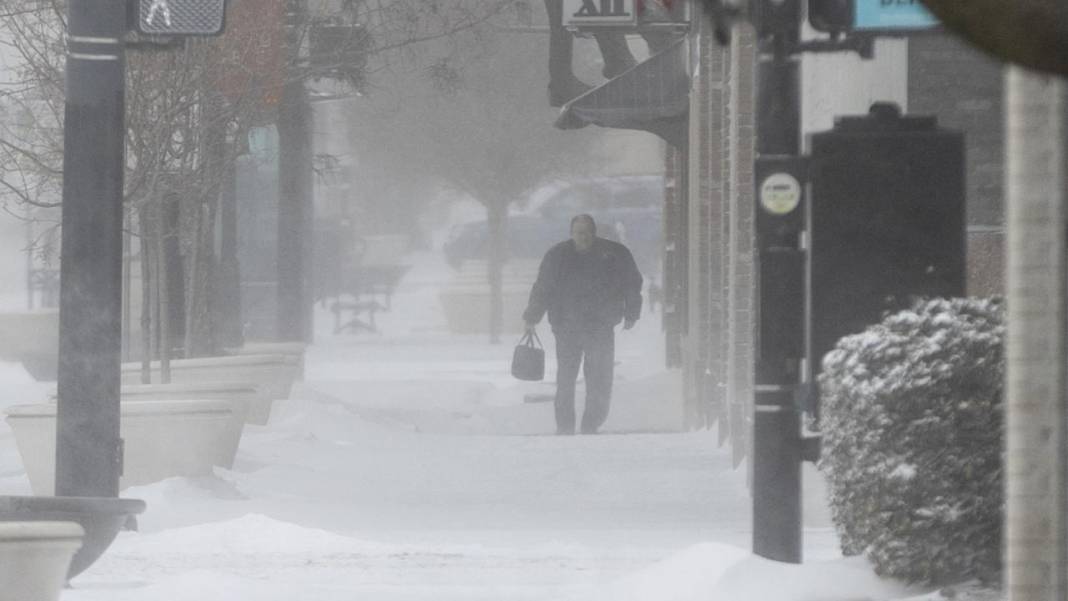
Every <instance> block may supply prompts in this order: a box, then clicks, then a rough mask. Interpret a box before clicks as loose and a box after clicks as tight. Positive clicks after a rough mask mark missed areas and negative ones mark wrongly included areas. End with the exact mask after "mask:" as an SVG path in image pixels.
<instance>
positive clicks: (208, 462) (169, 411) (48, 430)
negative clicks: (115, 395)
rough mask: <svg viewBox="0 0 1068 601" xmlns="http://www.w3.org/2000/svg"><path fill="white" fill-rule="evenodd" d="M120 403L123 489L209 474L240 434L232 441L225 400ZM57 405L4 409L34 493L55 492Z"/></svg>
mask: <svg viewBox="0 0 1068 601" xmlns="http://www.w3.org/2000/svg"><path fill="white" fill-rule="evenodd" d="M121 407H122V416H121V419H122V422H121V430H120V433H121V436H122V438H123V441H124V442H125V453H124V455H123V476H122V479H121V480H120V486H121V487H122V488H126V487H128V486H134V485H137V484H148V483H150V482H156V481H159V480H162V479H164V478H170V477H173V476H202V475H207V474H210V473H211V472H212V469H211V468H212V466H213V465H215V464H217V463H219V462H220V461H223V460H224V459H223V458H224V457H225V456H226V454H227V453H232V452H233V451H234V450H236V449H237V444H238V442H239V439H240V433H238V434H237V439H235V435H234V431H233V427H232V424H233V410H232V409H231V405H230V403H228V402H226V401H131V402H126V403H122V404H121ZM56 408H57V406H56V405H55V404H53V403H44V404H40V405H17V406H14V407H9V408H8V409H7V423H8V424H9V425H10V426H11V430H12V431H13V432H14V433H15V443H16V444H17V445H18V449H19V454H20V455H21V456H22V463H23V465H24V466H25V468H26V474H27V476H29V478H30V487H31V488H32V489H33V492H34V494H35V495H52V494H54V492H53V491H54V490H55V489H54V485H55V482H54V480H55V465H56ZM230 461H233V459H232V456H231V458H230Z"/></svg>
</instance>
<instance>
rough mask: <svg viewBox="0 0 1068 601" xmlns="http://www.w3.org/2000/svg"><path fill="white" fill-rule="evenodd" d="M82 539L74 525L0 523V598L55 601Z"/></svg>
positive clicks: (80, 531)
mask: <svg viewBox="0 0 1068 601" xmlns="http://www.w3.org/2000/svg"><path fill="white" fill-rule="evenodd" d="M84 535H85V531H84V530H82V527H81V526H79V525H78V524H75V523H74V522H0V597H2V598H4V599H18V600H20V601H23V600H24V601H56V600H58V599H59V594H60V592H61V591H62V590H63V585H64V584H66V582H67V571H68V570H69V569H70V564H71V559H72V558H73V557H74V553H75V552H76V551H77V550H78V548H79V547H81V546H82V536H84Z"/></svg>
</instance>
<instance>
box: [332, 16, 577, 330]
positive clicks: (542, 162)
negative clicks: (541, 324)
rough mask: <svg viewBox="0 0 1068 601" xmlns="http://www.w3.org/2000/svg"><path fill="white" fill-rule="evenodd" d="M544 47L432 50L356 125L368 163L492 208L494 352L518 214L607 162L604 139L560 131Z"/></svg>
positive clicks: (509, 37)
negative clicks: (554, 183) (538, 196)
mask: <svg viewBox="0 0 1068 601" xmlns="http://www.w3.org/2000/svg"><path fill="white" fill-rule="evenodd" d="M544 42H545V40H544V39H543V38H541V37H540V36H530V35H524V34H516V33H500V32H494V31H492V30H489V31H483V32H481V35H480V36H479V37H478V38H477V40H475V41H473V42H472V43H469V44H467V45H466V46H457V45H455V44H450V45H442V46H439V47H436V48H432V49H430V50H429V51H428V52H427V53H426V54H425V55H424V56H422V57H419V59H420V61H417V62H414V63H411V64H409V69H408V72H407V73H403V74H401V73H398V74H397V75H396V76H395V77H394V79H393V80H392V81H391V82H390V83H391V84H392V85H390V86H388V87H386V86H385V85H384V84H383V86H382V87H381V88H379V89H375V90H373V91H372V94H371V95H370V97H369V98H368V99H367V102H366V103H364V106H361V107H359V108H358V109H357V112H358V115H357V118H356V119H355V120H354V121H355V123H356V124H355V126H354V134H353V136H354V138H355V139H356V140H358V142H357V143H358V144H359V145H360V150H359V152H360V156H361V161H365V160H366V161H367V162H369V163H372V164H374V165H376V166H383V165H392V166H393V168H392V171H393V172H395V173H396V176H395V177H397V178H398V179H409V180H422V181H430V182H435V183H436V184H437V185H439V186H443V187H448V188H451V189H453V190H455V191H458V192H460V193H462V194H465V195H468V196H470V197H472V198H475V199H477V200H478V201H479V202H480V203H482V204H483V206H485V208H486V214H487V220H488V223H489V226H490V248H489V257H488V258H489V260H488V272H487V277H488V280H489V283H490V290H491V303H490V306H491V310H490V315H489V316H487V318H488V320H489V332H490V341H491V342H493V343H497V342H499V341H500V335H501V331H502V325H503V324H502V314H503V309H502V307H503V305H502V273H503V265H504V262H505V259H506V233H507V229H508V214H509V207H510V206H512V205H513V204H514V203H517V202H520V201H522V200H523V199H524V198H525V195H527V194H529V193H530V192H531V191H533V190H534V189H535V188H536V187H538V186H539V185H542V184H545V183H548V182H550V181H551V180H553V179H557V178H560V177H566V176H568V175H573V174H576V173H579V172H583V171H585V170H588V169H589V168H590V167H591V166H593V165H594V164H595V163H596V160H597V159H596V158H595V157H594V156H593V154H592V153H591V146H590V143H591V141H592V140H594V139H595V136H596V134H595V133H593V132H561V131H559V130H555V129H554V128H553V127H552V121H553V118H554V116H555V112H554V111H553V110H552V109H551V108H550V107H549V106H548V102H547V100H546V97H545V85H546V74H545V73H544V60H542V59H541V56H542V55H543V54H544V53H545V52H546V51H547V50H546V47H545V43H544ZM412 66H415V67H417V68H415V69H412V68H411V67H412ZM566 235H567V233H566V232H561V238H564V237H566Z"/></svg>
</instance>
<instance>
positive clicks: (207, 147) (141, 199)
mask: <svg viewBox="0 0 1068 601" xmlns="http://www.w3.org/2000/svg"><path fill="white" fill-rule="evenodd" d="M343 4H344V5H346V6H356V5H362V4H363V3H361V2H352V1H347V2H344V3H343ZM274 5H275V6H276V7H277V8H278V10H277V12H276V14H274V15H273V18H264V19H247V18H245V19H241V20H240V23H241V25H242V26H241V27H240V28H237V29H232V30H231V32H229V33H228V34H226V35H224V36H222V37H220V38H218V39H213V40H188V41H186V42H185V43H184V44H182V45H180V46H179V47H172V48H167V49H157V50H150V49H149V50H145V49H144V48H145V47H143V48H142V49H141V50H139V51H131V52H130V53H128V57H127V58H128V62H127V67H128V68H127V84H128V91H127V120H126V121H127V159H128V162H127V169H126V178H125V182H126V189H125V191H124V194H125V203H126V206H127V208H128V210H129V213H130V215H131V219H130V220H129V222H130V223H136V224H138V225H137V226H136V227H137V231H138V232H139V233H140V235H141V242H142V243H141V245H140V247H141V249H142V254H143V258H144V259H145V260H143V261H142V265H143V269H144V275H145V286H146V287H145V289H144V293H145V296H146V298H145V302H144V307H145V308H146V311H148V313H146V317H147V319H145V320H143V322H142V323H143V324H145V326H146V328H145V335H146V341H145V345H144V346H145V349H144V351H145V352H144V355H145V360H146V362H147V361H148V359H149V358H150V357H151V356H160V357H161V358H162V359H163V363H164V365H166V363H167V357H168V355H169V353H170V352H171V350H172V348H180V349H182V352H183V353H184V354H185V355H186V356H191V355H203V354H213V353H215V352H216V351H217V350H218V347H219V341H218V340H217V339H216V338H215V335H214V334H215V333H216V332H217V331H218V328H217V327H216V325H217V324H218V322H219V317H218V313H219V311H218V307H217V304H218V303H213V294H212V293H211V291H212V288H213V283H214V281H215V280H217V277H216V275H215V273H216V271H217V270H218V261H217V258H216V257H215V256H214V236H213V231H214V226H215V221H216V216H217V214H218V200H219V197H220V194H221V191H222V190H223V189H224V188H225V186H224V184H225V183H226V181H225V180H226V179H227V177H232V174H233V170H232V169H231V168H230V167H232V165H233V162H234V159H235V157H236V155H237V154H238V153H239V152H241V148H242V146H243V144H241V142H240V140H241V137H242V132H244V131H246V130H247V128H248V126H249V125H250V124H253V123H256V124H263V123H265V122H270V121H271V120H273V119H274V116H273V114H272V113H273V108H272V107H273V106H274V105H276V104H277V102H278V100H279V97H280V91H281V89H282V88H283V87H284V86H285V84H286V83H287V80H286V78H287V77H291V78H295V79H296V80H297V81H299V82H303V81H304V79H306V78H308V77H311V76H314V75H317V74H319V75H321V74H323V72H324V71H330V72H334V71H341V72H345V73H350V74H351V73H352V72H353V69H352V68H351V67H352V65H349V64H347V63H346V64H339V63H340V62H344V61H349V60H350V59H351V58H352V57H351V56H350V55H348V54H345V53H339V55H338V56H337V57H336V61H337V62H336V63H335V64H330V63H329V62H327V63H323V62H322V61H319V62H317V63H314V64H313V63H312V62H311V61H308V60H307V57H302V56H297V57H293V61H297V62H296V64H292V65H287V64H285V59H284V57H283V53H282V49H281V46H282V38H283V32H282V27H283V25H284V24H283V22H282V21H283V19H282V16H283V12H282V10H281V6H282V4H281V1H279V2H275V3H274ZM503 5H505V3H504V2H493V3H483V2H475V1H474V0H447V1H444V2H435V3H429V4H428V3H425V2H416V1H414V0H391V1H386V2H382V3H377V7H378V9H380V10H378V9H376V15H377V16H376V17H375V19H373V21H374V23H375V25H376V27H377V30H378V31H379V32H380V39H381V40H382V41H383V42H382V45H380V46H376V47H375V48H373V49H372V50H371V51H373V52H387V51H393V50H396V49H399V48H403V47H404V46H405V45H406V44H414V43H417V42H419V41H423V40H426V39H437V38H440V37H442V36H447V35H450V34H451V33H452V32H453V31H459V30H462V29H464V28H467V27H471V26H472V25H473V24H474V23H477V22H479V20H480V19H483V18H484V15H485V14H492V13H491V11H492V10H499V8H500V7H501V6H503ZM230 9H231V11H233V10H237V9H243V10H244V11H245V12H246V13H248V12H249V11H250V10H251V11H253V12H255V10H256V9H261V10H259V12H260V13H264V14H268V15H269V14H271V13H270V11H269V10H267V9H266V3H263V2H260V0H234V1H232V2H231V3H230ZM64 11H65V4H64V3H63V2H52V1H44V0H41V1H30V2H26V1H23V0H0V29H2V30H3V31H4V32H5V34H7V35H6V38H7V39H8V40H9V41H10V44H11V47H12V48H13V49H14V50H15V53H16V54H17V60H16V61H15V66H14V67H13V71H14V75H15V77H13V78H11V79H12V80H13V82H14V83H12V84H9V85H7V86H4V87H2V88H0V104H2V105H3V106H5V107H6V108H8V109H9V110H15V111H19V112H20V114H25V115H28V117H29V124H28V125H24V126H22V127H20V128H10V127H7V128H4V129H0V201H3V200H6V199H14V200H15V201H16V202H19V203H24V204H27V203H28V204H36V205H40V206H44V207H53V206H58V203H59V198H60V194H59V190H60V184H61V180H62V139H61V134H62V113H63V100H64V99H63V94H64V88H63V72H62V69H63V65H64V56H65V55H64V52H65V46H64V15H65V13H64ZM246 16H247V15H246ZM322 16H323V15H312V16H311V17H310V18H309V19H308V20H302V21H300V22H298V23H295V24H294V27H295V32H296V36H297V38H298V39H301V38H302V37H303V36H305V35H306V34H307V28H308V27H309V26H310V25H311V24H312V19H313V18H319V17H322ZM250 23H251V25H250ZM235 31H236V33H235ZM387 33H388V34H389V35H386V34H387ZM148 48H150V47H148ZM264 55H267V60H266V61H265V60H264ZM272 61H274V62H272ZM253 65H256V66H261V67H264V69H263V70H261V71H259V72H255V71H253V70H251V69H250V67H251V66H253ZM360 69H362V67H361V66H359V65H357V66H356V70H357V71H359V70H360ZM265 73H266V74H267V75H266V76H265V75H264V74H265ZM164 199H177V204H178V215H179V219H178V220H177V224H178V225H177V226H176V227H175V226H174V225H173V223H174V222H173V221H167V223H170V224H171V226H169V227H164V223H163V221H162V217H160V216H161V215H162V214H163V213H164V212H165V211H163V210H162V209H161V207H160V205H167V206H168V207H170V206H171V202H172V201H171V200H166V201H165V200H164ZM131 231H132V228H131ZM165 241H171V242H174V241H177V243H178V247H179V248H180V249H181V253H180V254H181V256H182V257H183V263H182V265H181V270H180V271H181V274H182V275H183V277H180V278H174V277H172V276H174V275H175V274H176V273H177V272H178V271H179V270H178V269H177V263H175V261H173V260H171V261H168V260H164V258H165V257H167V256H172V257H173V255H174V254H175V253H174V252H163V251H162V250H161V247H162V246H164V245H165V244H164V242H165ZM153 254H154V255H155V257H154V258H155V260H152V259H153ZM168 272H169V273H168ZM228 273H230V274H232V273H233V271H232V270H231V271H229V272H228ZM177 283H180V284H181V285H180V286H178V285H176V284H177ZM231 298H233V297H232V296H231ZM168 307H171V308H173V307H181V308H183V309H184V310H182V311H181V313H182V315H181V316H182V319H181V320H178V319H173V320H172V319H163V320H161V319H159V316H160V315H169V314H171V313H172V311H171V310H170V308H168ZM152 311H155V315H156V318H155V319H153V318H152ZM153 323H155V324H156V335H155V336H152V335H151V333H150V332H149V330H150V329H151V326H152V324H153ZM179 324H181V330H182V331H173V332H171V331H170V330H172V329H174V328H172V326H175V325H179ZM172 338H173V339H174V342H172ZM178 340H180V342H178ZM153 346H155V349H156V350H155V351H151V348H152V347H153ZM164 371H166V367H164ZM145 373H146V374H147V363H146V371H145Z"/></svg>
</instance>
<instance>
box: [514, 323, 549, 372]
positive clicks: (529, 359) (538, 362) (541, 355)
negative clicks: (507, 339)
mask: <svg viewBox="0 0 1068 601" xmlns="http://www.w3.org/2000/svg"><path fill="white" fill-rule="evenodd" d="M512 375H513V376H515V378H516V379H519V380H526V381H528V382H537V381H539V380H541V379H542V378H544V377H545V349H543V348H542V347H541V340H540V339H539V338H538V335H537V334H536V333H535V332H534V330H530V331H528V332H527V333H526V334H524V335H523V337H522V338H521V339H520V340H519V344H518V345H516V347H515V352H514V353H512Z"/></svg>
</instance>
